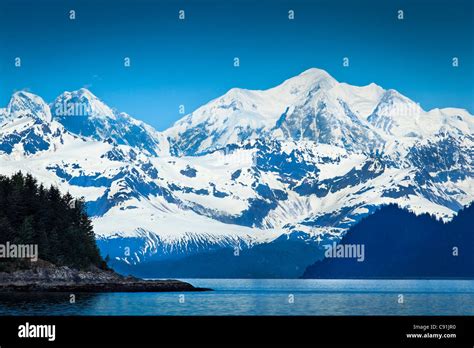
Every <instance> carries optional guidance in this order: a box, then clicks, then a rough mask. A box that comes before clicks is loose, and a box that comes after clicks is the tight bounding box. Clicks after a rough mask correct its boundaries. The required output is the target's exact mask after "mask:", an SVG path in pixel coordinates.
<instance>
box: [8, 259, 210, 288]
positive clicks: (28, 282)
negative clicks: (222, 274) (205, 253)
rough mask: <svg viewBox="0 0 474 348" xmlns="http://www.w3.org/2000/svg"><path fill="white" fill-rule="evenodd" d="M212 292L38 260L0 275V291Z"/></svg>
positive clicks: (182, 283) (189, 285) (183, 283)
mask: <svg viewBox="0 0 474 348" xmlns="http://www.w3.org/2000/svg"><path fill="white" fill-rule="evenodd" d="M190 291H196V292H199V291H212V289H208V288H199V287H195V286H193V285H191V284H190V283H187V282H183V281H180V280H174V279H166V280H144V279H140V278H136V277H133V276H122V275H120V274H118V273H116V272H114V271H112V270H101V269H98V268H95V267H91V268H90V269H88V270H76V269H72V268H69V267H66V266H62V267H57V266H55V265H52V264H50V263H48V262H45V261H41V262H39V263H38V264H35V265H34V266H32V267H31V268H29V269H24V270H15V271H12V272H0V292H190Z"/></svg>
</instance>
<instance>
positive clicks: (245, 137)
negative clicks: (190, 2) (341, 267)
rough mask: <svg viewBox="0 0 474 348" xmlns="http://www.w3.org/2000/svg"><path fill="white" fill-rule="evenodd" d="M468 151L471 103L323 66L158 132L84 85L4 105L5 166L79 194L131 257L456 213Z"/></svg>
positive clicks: (229, 96)
mask: <svg viewBox="0 0 474 348" xmlns="http://www.w3.org/2000/svg"><path fill="white" fill-rule="evenodd" d="M50 107H51V110H52V112H50ZM69 112H70V113H69ZM473 149H474V117H473V116H472V115H470V114H469V113H468V112H467V111H465V110H460V109H454V108H447V109H434V110H431V111H424V110H422V109H421V108H419V106H418V105H417V104H416V103H415V102H413V101H411V100H410V99H408V98H407V97H405V96H403V95H401V94H400V93H398V92H396V91H394V90H384V89H383V88H381V87H379V86H377V85H375V84H370V85H368V86H363V87H356V86H350V85H348V84H345V83H339V82H338V81H336V80H335V79H334V78H332V77H331V76H330V75H329V74H327V73H326V72H325V71H323V70H319V69H310V70H307V71H305V72H303V73H302V74H300V75H298V76H296V77H293V78H290V79H288V80H286V81H285V82H283V83H282V84H280V85H279V86H277V87H274V88H271V89H268V90H263V91H262V90H257V91H250V90H245V89H237V88H235V89H231V90H230V91H229V92H227V93H226V94H225V95H223V96H222V97H219V98H216V99H214V100H213V101H211V102H209V103H208V104H206V105H204V106H202V107H200V108H198V109H197V110H196V111H194V112H193V113H192V114H190V115H188V116H186V117H184V118H183V119H181V120H179V121H178V122H177V123H176V124H175V125H174V126H173V127H171V128H170V129H168V130H166V131H165V132H163V133H160V132H157V131H156V130H154V129H153V128H152V127H150V126H148V125H146V124H145V123H143V122H141V121H138V120H136V119H134V118H132V117H131V116H129V115H127V114H125V113H119V112H117V111H115V110H113V109H112V108H110V107H108V106H107V105H106V104H105V103H103V102H102V101H101V100H100V99H99V98H97V97H96V96H94V95H93V94H92V93H91V92H90V91H88V90H85V89H81V90H79V91H75V92H65V93H63V94H62V95H61V96H59V97H58V98H57V99H56V100H55V101H54V102H53V103H52V104H51V105H50V106H48V105H46V104H45V103H44V101H42V99H41V98H39V97H37V96H34V95H32V94H31V93H28V92H18V93H16V94H15V95H14V96H13V97H12V101H11V102H10V103H9V105H8V106H7V108H5V109H0V172H1V173H2V174H11V173H13V172H14V171H16V170H19V169H20V170H23V171H27V172H32V173H33V174H34V175H35V176H37V177H38V178H39V180H40V181H41V182H44V183H45V184H57V185H58V186H59V187H60V189H61V190H63V191H70V192H71V193H72V194H73V195H75V196H84V197H85V199H86V201H87V206H88V210H89V214H90V215H91V216H92V217H93V221H94V227H95V231H96V233H97V234H98V236H99V239H100V241H101V243H102V245H106V248H107V252H109V251H110V252H111V254H113V255H116V257H118V258H119V259H120V260H122V261H124V262H126V263H129V264H133V263H137V262H143V261H144V260H146V261H149V260H155V259H163V258H168V257H182V256H184V255H189V254H193V253H204V252H208V251H215V250H219V249H224V248H231V249H234V248H239V249H241V248H242V249H245V248H253V247H254V246H255V245H257V244H271V243H273V242H275V241H278V242H282V241H285V240H288V241H294V240H300V241H304V242H305V243H306V242H307V243H317V244H315V245H319V243H320V242H321V240H323V241H324V240H337V239H338V238H340V236H341V235H342V234H343V233H344V231H345V230H346V229H347V228H349V227H350V226H352V225H353V224H355V223H357V222H358V221H359V220H360V219H361V218H363V217H364V216H366V215H367V214H371V213H372V212H373V211H374V210H375V209H376V208H377V207H378V206H380V205H382V204H387V203H396V204H398V205H400V206H402V207H404V208H406V209H409V210H411V211H414V212H415V213H425V212H427V213H430V214H433V215H436V216H437V217H438V218H441V219H449V218H451V217H452V216H453V214H454V213H455V212H456V211H457V210H458V209H460V207H461V206H463V205H466V204H467V203H469V202H471V201H473V200H474V150H473ZM132 240H133V241H137V244H136V248H135V249H134V252H133V253H132V255H130V257H123V253H122V251H123V247H124V245H125V244H126V243H131V241H132ZM124 243H125V244H124Z"/></svg>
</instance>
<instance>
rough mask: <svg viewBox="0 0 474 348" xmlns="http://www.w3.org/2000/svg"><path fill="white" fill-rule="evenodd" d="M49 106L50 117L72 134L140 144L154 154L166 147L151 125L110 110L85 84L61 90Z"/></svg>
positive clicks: (132, 144) (161, 137) (134, 144)
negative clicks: (70, 89) (51, 115)
mask: <svg viewBox="0 0 474 348" xmlns="http://www.w3.org/2000/svg"><path fill="white" fill-rule="evenodd" d="M50 107H51V110H52V114H53V117H54V118H55V119H56V120H58V122H60V123H61V124H63V126H64V127H65V128H66V129H67V130H69V131H71V132H72V133H74V134H78V135H81V136H84V137H89V138H91V139H95V140H106V141H113V142H116V143H117V144H126V145H130V146H133V147H139V148H141V149H142V150H145V151H147V152H148V153H149V154H151V155H153V156H156V155H158V154H159V153H161V152H162V151H163V149H164V150H166V145H163V144H165V139H164V138H163V136H161V135H160V134H159V133H158V132H156V131H155V130H154V129H153V128H152V127H150V126H148V125H147V124H145V123H144V122H141V121H138V120H136V119H134V118H133V117H131V116H130V115H128V114H126V113H119V112H116V111H114V110H112V109H111V108H110V107H109V106H107V105H106V104H105V103H104V102H103V101H101V100H100V99H99V98H97V97H96V96H95V95H94V94H92V92H90V91H89V90H87V89H85V88H81V89H79V90H77V91H74V92H64V93H63V94H61V95H60V96H59V97H57V98H56V100H55V101H54V102H53V103H51V105H50Z"/></svg>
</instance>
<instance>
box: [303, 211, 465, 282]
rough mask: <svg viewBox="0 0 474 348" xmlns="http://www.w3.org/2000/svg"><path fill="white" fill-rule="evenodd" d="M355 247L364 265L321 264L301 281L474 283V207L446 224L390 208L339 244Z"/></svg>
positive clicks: (332, 260)
mask: <svg viewBox="0 0 474 348" xmlns="http://www.w3.org/2000/svg"><path fill="white" fill-rule="evenodd" d="M354 244H359V245H364V247H365V248H364V249H365V259H364V261H363V262H358V261H357V260H356V259H355V258H325V259H324V260H322V261H318V262H316V263H314V264H313V265H311V266H309V267H308V268H307V269H306V271H305V273H304V275H303V278H333V279H337V278H401V279H403V278H474V204H471V206H469V207H466V208H465V209H463V210H461V211H459V213H458V214H457V215H456V216H455V217H454V218H453V220H452V221H450V222H448V223H443V222H441V221H438V220H436V219H435V218H434V217H432V216H430V215H428V214H424V215H419V216H417V215H415V214H413V213H411V212H409V211H407V210H404V209H401V208H399V207H397V206H396V205H388V206H385V207H382V208H381V209H379V210H378V211H377V212H375V213H374V214H372V215H370V216H368V217H366V218H365V219H363V220H362V221H361V222H360V223H358V224H357V225H355V226H354V227H352V228H351V229H350V230H349V231H348V232H347V234H346V235H345V236H344V238H343V239H342V241H341V245H354Z"/></svg>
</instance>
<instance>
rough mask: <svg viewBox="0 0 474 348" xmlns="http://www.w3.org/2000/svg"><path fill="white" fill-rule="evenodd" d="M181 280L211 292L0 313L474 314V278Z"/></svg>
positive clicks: (98, 297) (88, 298)
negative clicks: (206, 288) (207, 288)
mask: <svg viewBox="0 0 474 348" xmlns="http://www.w3.org/2000/svg"><path fill="white" fill-rule="evenodd" d="M185 281H188V282H190V283H191V284H193V285H195V286H199V287H209V288H212V289H214V291H211V292H196V293H190V292H187V293H176V292H174V293H99V294H84V293H82V294H81V293H77V294H75V303H70V294H69V293H34V294H31V293H0V315H142V316H143V315H348V316H351V315H474V281H473V280H316V279H314V280H313V279H268V280H266V279H185ZM400 295H402V296H403V303H400V299H401V297H400Z"/></svg>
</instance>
